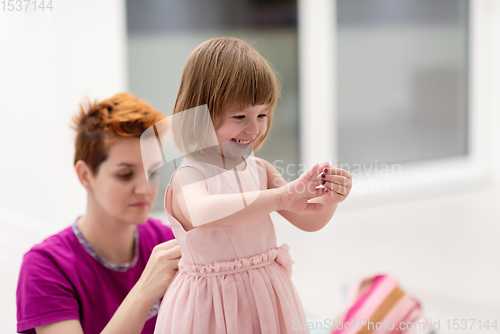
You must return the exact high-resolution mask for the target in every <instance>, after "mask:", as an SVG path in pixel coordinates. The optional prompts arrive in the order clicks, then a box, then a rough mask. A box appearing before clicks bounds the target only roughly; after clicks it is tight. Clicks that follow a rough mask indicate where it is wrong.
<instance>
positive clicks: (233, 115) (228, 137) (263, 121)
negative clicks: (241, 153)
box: [216, 104, 269, 149]
mask: <svg viewBox="0 0 500 334" xmlns="http://www.w3.org/2000/svg"><path fill="white" fill-rule="evenodd" d="M268 113H269V106H268V105H267V104H261V105H255V106H250V107H247V108H244V109H241V108H238V107H234V108H231V109H230V110H228V112H227V114H226V118H225V120H224V123H223V124H222V126H221V127H220V128H219V129H217V131H216V134H217V140H218V141H219V143H220V144H222V143H228V142H232V143H235V145H236V146H237V147H239V148H241V149H246V148H248V146H249V145H251V144H253V143H255V142H256V141H258V140H259V139H260V137H262V135H263V134H264V133H266V130H267V114H268Z"/></svg>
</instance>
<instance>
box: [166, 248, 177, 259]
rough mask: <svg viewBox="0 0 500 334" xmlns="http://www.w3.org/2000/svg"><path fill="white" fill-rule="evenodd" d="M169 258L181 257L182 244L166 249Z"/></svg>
mask: <svg viewBox="0 0 500 334" xmlns="http://www.w3.org/2000/svg"><path fill="white" fill-rule="evenodd" d="M165 254H166V256H167V258H168V259H170V260H175V259H179V258H180V257H181V246H179V245H177V246H175V247H172V248H170V249H168V250H166V251H165Z"/></svg>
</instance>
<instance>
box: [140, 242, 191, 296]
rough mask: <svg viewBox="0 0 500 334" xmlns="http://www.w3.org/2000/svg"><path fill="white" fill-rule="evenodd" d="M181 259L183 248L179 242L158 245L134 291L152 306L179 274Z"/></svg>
mask: <svg viewBox="0 0 500 334" xmlns="http://www.w3.org/2000/svg"><path fill="white" fill-rule="evenodd" d="M180 258H181V248H180V246H179V244H178V243H177V240H175V239H172V240H169V241H166V242H164V243H161V244H159V245H156V246H155V248H153V252H152V253H151V256H150V257H149V260H148V263H147V264H146V268H144V271H143V272H142V275H141V277H140V278H139V280H138V281H137V283H136V284H135V286H134V287H133V289H135V290H136V291H137V292H138V295H139V296H141V297H142V298H145V299H147V301H148V302H150V303H151V305H152V304H153V303H154V302H155V301H157V300H158V299H160V298H161V297H163V295H164V294H165V292H166V291H167V288H168V286H169V285H170V282H171V281H172V279H173V278H174V276H175V274H176V272H177V269H178V263H179V259H180Z"/></svg>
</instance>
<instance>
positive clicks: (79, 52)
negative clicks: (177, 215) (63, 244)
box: [0, 0, 500, 334]
mask: <svg viewBox="0 0 500 334" xmlns="http://www.w3.org/2000/svg"><path fill="white" fill-rule="evenodd" d="M51 3H52V8H51V10H49V9H45V10H41V9H38V10H34V9H33V8H28V9H27V10H24V8H23V10H20V11H17V10H15V9H13V10H11V9H10V8H9V6H8V2H7V1H5V3H3V2H2V4H0V48H1V52H0V64H1V65H0V69H1V70H0V96H1V102H2V104H1V108H0V113H1V121H0V158H1V162H2V163H1V164H0V189H1V190H0V267H1V268H2V269H1V270H0V333H9V334H10V333H15V323H16V320H15V319H16V313H15V290H16V285H17V278H18V274H19V268H20V264H21V261H22V256H23V254H24V253H25V252H27V251H28V250H29V249H30V248H31V247H32V246H33V245H34V244H36V243H38V242H40V241H42V240H43V239H44V238H45V237H47V236H49V235H51V234H54V233H57V232H58V231H60V230H62V229H63V228H65V227H67V226H68V225H70V224H71V222H72V221H73V220H74V218H75V217H76V216H77V215H80V214H83V213H84V211H85V208H86V192H85V190H84V188H83V187H82V186H81V185H80V183H79V182H78V179H77V176H76V173H75V172H74V169H73V163H72V159H73V154H74V141H73V140H74V134H73V133H72V130H71V129H70V128H69V124H70V120H71V116H72V115H73V114H75V113H76V112H77V110H78V105H79V103H81V102H83V99H84V98H85V97H89V98H91V99H92V100H94V99H97V100H102V99H105V98H108V97H110V96H112V95H114V94H116V93H118V92H121V91H130V92H131V93H132V94H134V95H136V96H138V97H140V98H143V99H144V100H146V101H148V102H149V103H150V104H151V105H152V106H153V107H155V108H156V109H158V110H159V111H161V112H163V113H164V114H167V115H168V114H171V113H172V109H173V106H174V103H175V97H176V94H177V89H178V85H179V82H180V75H181V72H182V68H183V66H184V62H185V61H186V59H187V57H188V56H189V54H190V53H191V51H192V50H193V49H194V48H195V47H196V46H197V45H199V44H200V43H201V42H203V41H205V40H208V39H210V38H213V37H219V36H231V37H237V38H241V39H244V40H246V41H247V42H249V43H250V44H252V45H253V46H254V47H255V48H256V49H257V50H258V51H259V52H260V53H261V54H262V55H263V56H264V57H265V58H266V59H268V60H269V61H270V62H271V63H272V65H273V66H274V68H275V70H276V71H277V73H278V75H279V80H280V82H281V85H282V97H281V99H280V100H279V101H278V106H277V109H276V116H275V121H274V124H273V128H272V131H271V135H270V137H269V139H267V140H266V143H265V145H264V147H263V148H262V149H261V150H260V151H257V152H256V153H255V154H256V155H257V156H260V157H263V158H265V159H266V160H268V161H270V162H271V163H273V164H274V165H275V166H276V167H277V168H278V170H280V171H283V176H284V177H285V179H287V180H293V179H295V178H296V177H297V175H298V173H300V172H301V166H303V167H304V166H309V165H311V164H314V163H316V162H322V161H329V162H330V163H331V164H332V165H335V166H337V167H340V168H344V169H347V170H349V171H350V172H351V174H352V175H353V182H354V188H353V190H352V191H351V195H350V196H349V198H348V199H347V200H346V201H345V202H343V203H342V204H340V205H339V207H338V209H337V212H336V214H335V215H334V217H333V219H332V221H331V222H330V223H329V224H328V225H327V226H326V227H325V228H324V229H322V230H320V231H318V232H314V233H305V232H303V231H300V230H298V229H296V228H295V227H293V226H292V225H291V224H289V223H287V222H285V221H284V220H283V219H281V217H280V216H279V215H274V214H273V215H272V217H273V220H274V222H275V226H276V230H277V235H278V242H279V243H283V242H286V243H287V244H288V245H290V247H291V250H290V252H291V255H292V258H293V259H294V260H295V264H294V267H293V270H294V275H293V277H292V279H293V281H294V283H295V285H296V288H297V290H298V292H299V295H300V296H301V298H302V301H303V305H304V308H305V311H306V313H307V315H308V318H309V319H311V320H317V321H323V320H324V319H327V318H329V319H332V318H333V317H334V316H335V315H337V314H338V313H339V312H340V311H341V310H342V306H343V302H344V300H343V291H344V290H343V287H344V286H345V285H346V284H348V283H351V282H353V281H356V280H359V279H361V278H363V277H365V276H370V275H374V274H377V273H390V274H392V275H394V276H395V277H396V278H397V279H398V281H399V282H400V284H401V286H402V288H403V289H405V290H406V291H408V292H409V293H411V294H413V295H415V296H416V297H417V298H419V299H420V300H421V301H422V304H423V308H424V310H425V312H426V313H427V315H428V316H429V317H430V318H432V319H433V320H437V319H441V332H442V333H454V332H458V331H453V330H451V329H448V328H446V326H445V325H444V324H445V323H446V321H447V320H448V319H471V318H474V319H484V320H486V319H490V321H492V320H493V319H496V318H498V321H497V322H498V323H500V287H499V285H498V282H499V281H500V261H499V255H500V242H499V238H500V205H499V203H500V94H499V92H500V63H499V62H498V59H500V38H499V37H498V36H500V1H498V0H336V1H334V0H298V1H293V0H238V1H227V0H205V1H203V2H200V1H195V0H168V1H160V0H142V1H139V0H128V1H125V0H85V1H84V0H66V1H62V0H52V1H51ZM280 168H281V169H280ZM302 170H303V168H302ZM151 216H153V217H157V218H160V219H162V220H164V221H166V218H164V217H165V216H164V213H163V196H162V194H160V195H159V196H158V197H157V200H156V202H155V207H154V211H153V212H152V214H151ZM318 333H319V331H318Z"/></svg>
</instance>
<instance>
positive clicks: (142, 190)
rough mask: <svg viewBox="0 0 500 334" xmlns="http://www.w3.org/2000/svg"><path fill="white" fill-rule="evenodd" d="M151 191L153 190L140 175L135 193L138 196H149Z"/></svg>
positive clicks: (144, 177) (143, 176)
mask: <svg viewBox="0 0 500 334" xmlns="http://www.w3.org/2000/svg"><path fill="white" fill-rule="evenodd" d="M153 191H154V188H153V187H152V186H151V185H150V184H149V183H148V181H147V179H146V176H145V175H142V176H141V178H140V180H139V181H138V183H137V185H136V187H135V192H136V193H138V194H149V193H151V192H153Z"/></svg>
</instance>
